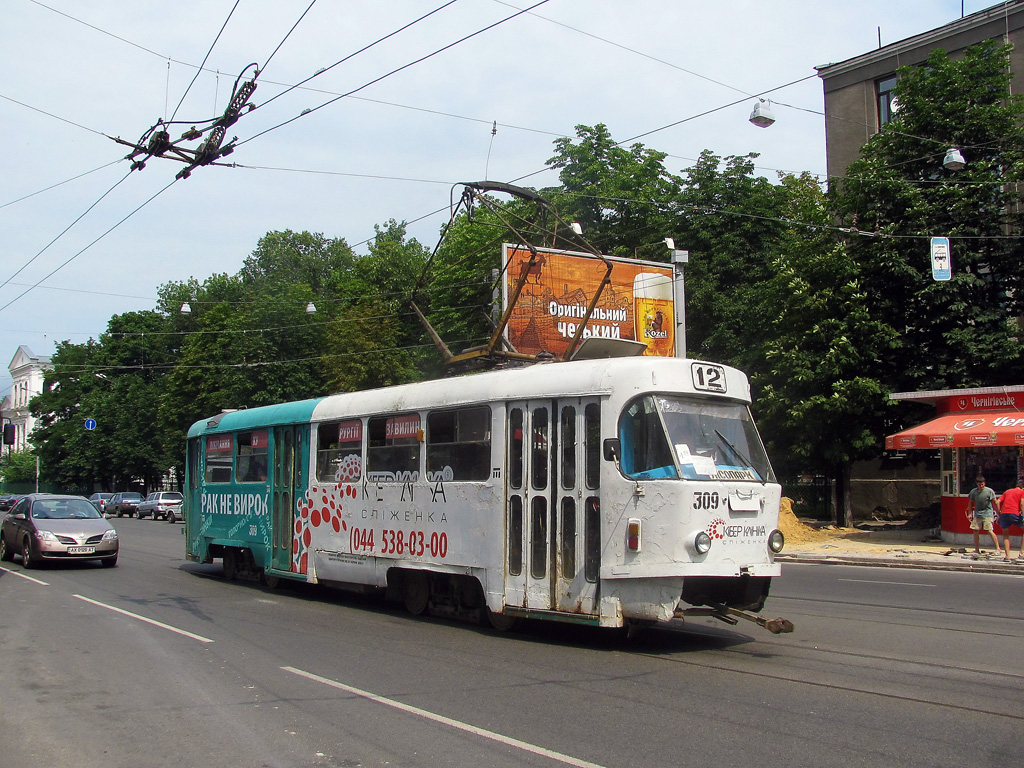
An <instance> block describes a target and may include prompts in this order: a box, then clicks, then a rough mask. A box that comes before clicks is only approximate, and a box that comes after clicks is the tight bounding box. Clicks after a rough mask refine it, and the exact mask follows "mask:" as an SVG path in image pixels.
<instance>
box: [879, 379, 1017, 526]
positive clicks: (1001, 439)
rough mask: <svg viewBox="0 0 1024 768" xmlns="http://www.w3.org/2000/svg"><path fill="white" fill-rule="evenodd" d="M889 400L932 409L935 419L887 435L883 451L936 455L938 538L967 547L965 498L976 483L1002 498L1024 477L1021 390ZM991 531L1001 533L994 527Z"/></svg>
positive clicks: (971, 391) (986, 389) (988, 389)
mask: <svg viewBox="0 0 1024 768" xmlns="http://www.w3.org/2000/svg"><path fill="white" fill-rule="evenodd" d="M889 397H890V398H891V399H893V400H909V401H913V402H919V403H928V404H934V405H935V409H936V412H937V413H938V415H937V416H936V418H934V419H931V420H930V421H926V422H924V423H922V424H918V425H916V426H914V427H910V428H908V429H904V430H903V431H901V432H897V433H896V434H894V435H889V436H888V437H886V438H885V447H886V450H895V451H900V450H907V449H918V450H920V449H925V450H929V449H930V450H938V451H939V455H940V459H941V468H942V469H941V471H942V499H941V506H942V538H943V539H944V540H945V541H950V542H953V543H969V542H971V541H972V540H973V537H972V535H971V530H970V527H969V526H970V511H969V509H968V506H969V504H968V499H967V494H968V493H969V492H970V490H971V489H972V488H973V487H974V485H975V478H976V477H978V476H979V475H984V476H985V479H986V482H987V484H988V486H989V487H990V488H992V489H993V490H994V491H995V492H996V493H998V494H1002V493H1003V491H1005V490H1007V489H1008V488H1012V487H1013V486H1014V485H1016V483H1017V478H1018V477H1020V476H1024V387H1019V386H1017V387H981V388H977V389H953V390H942V391H933V392H898V393H894V394H891V395H890V396H889ZM996 531H997V533H1001V531H1000V530H999V529H998V526H997V528H996ZM1010 533H1011V534H1013V535H1016V534H1017V533H1020V532H1019V531H1016V530H1011V531H1010Z"/></svg>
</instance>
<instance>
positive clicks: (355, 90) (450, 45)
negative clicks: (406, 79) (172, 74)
mask: <svg viewBox="0 0 1024 768" xmlns="http://www.w3.org/2000/svg"><path fill="white" fill-rule="evenodd" d="M547 2H549V0H540V1H539V2H537V3H534V4H533V5H531V6H530V7H529V8H527V9H526V10H523V11H519V12H518V13H514V14H512V15H511V16H507V17H506V18H504V19H501V20H499V21H496V22H494V23H493V24H488V25H487V26H486V27H483V28H481V29H478V30H477V31H476V32H471V33H470V34H468V35H465V36H464V37H461V38H459V39H458V40H455V41H454V42H451V43H448V44H447V45H444V46H442V47H440V48H438V49H437V50H435V51H433V52H431V53H428V54H426V55H425V56H420V57H419V58H418V59H415V60H413V61H410V62H409V63H407V64H403V65H402V66H400V67H396V68H395V69H392V70H391V71H390V72H386V73H384V74H383V75H381V76H379V77H375V78H374V79H373V80H370V81H369V82H366V83H363V84H362V85H360V86H359V87H358V88H353V89H352V90H351V91H348V92H347V93H343V94H341V95H339V96H337V97H335V98H333V99H330V100H329V101H326V102H324V103H323V104H320V105H319V106H316V107H312V108H311V109H304V110H303V111H302V112H301V113H300V114H298V115H296V116H295V117H292V118H290V119H288V120H285V121H284V122H283V123H279V124H277V125H275V126H272V127H270V128H267V129H266V130H263V131H260V132H259V133H257V134H255V135H254V136H250V137H249V138H248V139H245V140H243V141H240V142H239V143H238V145H237V146H242V145H243V144H247V143H248V142H250V141H252V140H253V139H258V138H259V137H260V136H264V135H266V134H268V133H270V132H271V131H276V130H278V129H279V128H283V127H284V126H286V125H290V124H291V123H294V122H295V121H296V120H298V119H300V118H303V117H306V116H307V115H310V114H312V113H314V112H317V111H318V110H321V109H323V108H324V107H327V106H330V105H331V104H334V103H335V102H337V101H340V100H341V99H344V98H346V97H347V96H351V95H352V94H354V93H358V92H359V91H361V90H363V89H365V88H369V87H370V86H371V85H374V84H376V83H379V82H381V81H382V80H385V79H387V78H389V77H391V76H392V75H395V74H397V73H399V72H402V71H404V70H406V69H409V68H410V67H413V66H416V65H417V64H421V63H423V62H424V61H426V60H427V59H430V58H432V57H434V56H437V55H438V54H440V53H443V52H444V51H447V50H449V49H451V48H454V47H455V46H457V45H460V44H462V43H464V42H466V41H467V40H470V39H471V38H474V37H476V36H477V35H480V34H483V33H484V32H487V31H489V30H491V29H494V28H495V27H497V26H500V25H501V24H504V23H506V22H508V21H511V20H512V19H514V18H516V17H518V16H522V15H523V14H524V13H527V12H529V11H531V10H533V9H534V8H537V7H539V6H542V5H544V4H545V3H547Z"/></svg>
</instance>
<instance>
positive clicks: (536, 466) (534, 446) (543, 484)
mask: <svg viewBox="0 0 1024 768" xmlns="http://www.w3.org/2000/svg"><path fill="white" fill-rule="evenodd" d="M530 449H531V454H530V482H531V484H532V485H533V487H534V488H535V489H537V490H540V489H543V488H547V486H548V409H547V408H534V410H533V435H532V439H531V444H530Z"/></svg>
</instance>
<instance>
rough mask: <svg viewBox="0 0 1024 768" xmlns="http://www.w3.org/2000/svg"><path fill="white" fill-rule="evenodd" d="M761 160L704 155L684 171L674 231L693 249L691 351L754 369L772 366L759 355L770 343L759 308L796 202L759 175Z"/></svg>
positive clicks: (681, 242) (682, 244)
mask: <svg viewBox="0 0 1024 768" xmlns="http://www.w3.org/2000/svg"><path fill="white" fill-rule="evenodd" d="M755 158H756V155H744V156H741V157H726V158H722V157H719V156H718V155H715V154H714V153H712V152H710V151H708V150H705V151H703V152H701V154H700V158H699V159H698V160H697V163H696V164H695V165H694V166H693V167H691V168H689V169H687V170H686V171H685V172H684V173H683V183H682V186H681V189H680V191H679V193H678V195H677V196H676V197H675V199H674V201H673V202H674V210H675V211H676V214H675V216H674V218H673V221H672V224H671V229H670V231H671V232H673V233H675V239H676V244H677V245H678V246H679V247H680V248H686V249H687V250H689V251H690V261H689V263H688V264H687V265H686V270H685V279H686V304H687V307H686V320H687V354H688V355H689V356H690V357H697V358H702V359H705V360H716V361H719V362H724V363H730V364H732V365H735V366H737V367H739V368H742V369H744V370H747V371H748V372H750V371H753V370H756V369H758V368H759V367H761V366H763V364H764V361H763V358H762V357H760V356H759V355H758V354H757V353H756V351H755V350H757V348H758V343H759V341H760V340H761V339H762V338H763V317H762V316H761V315H760V314H759V311H758V306H759V304H760V300H761V295H762V294H763V292H764V287H763V284H764V283H765V282H766V281H768V280H769V279H770V278H771V276H772V274H773V272H772V269H771V264H770V254H771V253H772V252H773V251H774V249H775V248H776V245H777V243H778V242H779V240H780V238H782V237H783V236H784V235H785V232H786V229H787V226H786V224H785V223H784V221H783V218H784V213H785V210H786V206H787V204H788V201H787V196H788V192H787V190H786V189H785V188H783V187H781V186H779V185H773V184H772V183H770V182H769V181H768V180H767V179H765V178H763V177H760V176H755V175H754V159H755Z"/></svg>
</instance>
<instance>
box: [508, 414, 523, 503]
mask: <svg viewBox="0 0 1024 768" xmlns="http://www.w3.org/2000/svg"><path fill="white" fill-rule="evenodd" d="M508 485H509V487H510V488H522V487H523V409H522V408H513V409H512V410H511V411H510V412H509V415H508Z"/></svg>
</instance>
